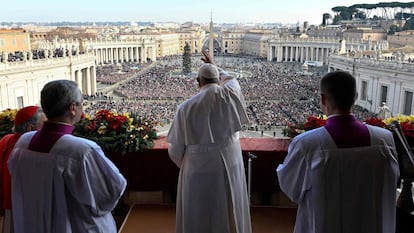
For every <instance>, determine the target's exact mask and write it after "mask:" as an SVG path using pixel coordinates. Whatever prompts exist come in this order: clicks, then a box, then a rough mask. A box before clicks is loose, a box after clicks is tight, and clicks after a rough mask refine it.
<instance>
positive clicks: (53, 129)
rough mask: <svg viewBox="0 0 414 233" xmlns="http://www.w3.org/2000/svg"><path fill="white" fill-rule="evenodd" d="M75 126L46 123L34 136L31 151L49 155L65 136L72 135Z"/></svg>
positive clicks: (30, 146) (30, 145)
mask: <svg viewBox="0 0 414 233" xmlns="http://www.w3.org/2000/svg"><path fill="white" fill-rule="evenodd" d="M73 129H74V126H73V125H67V124H62V123H57V122H48V121H46V122H45V123H44V125H43V127H42V128H41V129H40V130H39V131H37V132H36V134H35V135H33V138H32V140H31V141H30V144H29V150H32V151H38V152H43V153H49V151H50V150H51V149H52V147H53V146H54V145H55V143H56V142H57V141H58V140H59V138H60V137H62V136H63V135H65V134H72V132H73Z"/></svg>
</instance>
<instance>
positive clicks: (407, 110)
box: [403, 91, 413, 115]
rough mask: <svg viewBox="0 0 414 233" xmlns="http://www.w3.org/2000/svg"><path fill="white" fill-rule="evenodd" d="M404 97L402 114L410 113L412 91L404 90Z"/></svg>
mask: <svg viewBox="0 0 414 233" xmlns="http://www.w3.org/2000/svg"><path fill="white" fill-rule="evenodd" d="M404 97H405V98H404V106H403V107H404V109H403V114H404V115H411V106H412V104H413V92H411V91H406V92H405V95H404Z"/></svg>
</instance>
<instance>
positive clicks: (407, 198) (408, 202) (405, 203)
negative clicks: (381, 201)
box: [391, 121, 414, 214]
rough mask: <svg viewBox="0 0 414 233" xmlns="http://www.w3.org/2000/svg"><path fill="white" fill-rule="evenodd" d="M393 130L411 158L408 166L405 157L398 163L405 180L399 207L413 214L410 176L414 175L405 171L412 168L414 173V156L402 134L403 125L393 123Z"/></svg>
mask: <svg viewBox="0 0 414 233" xmlns="http://www.w3.org/2000/svg"><path fill="white" fill-rule="evenodd" d="M391 128H392V129H393V131H394V133H395V134H396V135H397V137H398V139H399V141H400V143H401V145H402V147H403V148H404V150H405V152H406V155H407V157H408V158H409V162H408V161H407V162H406V163H407V164H404V163H403V161H404V159H403V158H402V156H403V155H401V156H400V155H399V156H398V163H399V166H400V175H401V178H402V179H403V184H402V185H403V187H402V190H401V193H400V196H399V197H398V200H397V207H399V208H401V209H403V210H405V211H407V212H408V213H410V214H412V212H413V211H414V201H413V194H412V191H411V189H412V182H413V179H412V178H411V177H408V176H414V174H407V172H409V171H405V169H402V168H405V166H411V167H412V168H411V169H412V170H413V171H414V169H413V168H414V159H413V158H414V156H413V153H412V151H411V148H410V146H409V144H408V142H407V139H406V138H405V136H404V133H402V130H401V125H400V123H399V122H398V121H393V122H391Z"/></svg>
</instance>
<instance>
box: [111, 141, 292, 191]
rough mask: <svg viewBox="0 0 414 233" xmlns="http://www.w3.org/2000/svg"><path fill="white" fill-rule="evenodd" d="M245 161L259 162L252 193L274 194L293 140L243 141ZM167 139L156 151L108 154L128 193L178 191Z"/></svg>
mask: <svg viewBox="0 0 414 233" xmlns="http://www.w3.org/2000/svg"><path fill="white" fill-rule="evenodd" d="M240 143H241V147H242V151H243V160H244V163H245V169H246V178H247V169H248V166H249V157H248V153H252V154H254V155H256V156H257V158H255V159H253V160H252V161H251V170H252V174H251V176H252V180H251V182H252V183H251V185H252V192H262V193H272V192H275V191H277V190H279V186H278V182H277V174H276V167H277V166H278V165H279V163H281V162H282V161H283V160H284V158H285V156H286V154H287V148H288V146H289V143H290V139H287V138H241V139H240ZM167 148H168V143H167V141H166V138H165V137H161V138H159V139H157V140H155V141H154V147H153V148H152V149H149V150H145V151H144V152H137V153H129V154H127V155H124V156H123V155H120V154H117V153H107V155H108V157H109V158H110V159H111V160H112V161H113V162H114V163H115V164H116V165H117V167H118V168H119V169H120V170H121V173H122V174H123V175H124V176H125V178H126V179H127V180H128V186H127V188H128V190H132V191H158V190H170V191H174V190H176V188H177V181H178V173H179V169H178V167H177V166H176V165H175V164H174V163H173V162H172V161H171V159H170V158H169V156H168V151H167Z"/></svg>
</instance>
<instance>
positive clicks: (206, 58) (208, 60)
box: [201, 50, 214, 64]
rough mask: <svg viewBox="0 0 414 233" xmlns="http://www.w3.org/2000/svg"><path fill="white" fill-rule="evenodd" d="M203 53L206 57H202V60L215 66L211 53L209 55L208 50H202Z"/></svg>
mask: <svg viewBox="0 0 414 233" xmlns="http://www.w3.org/2000/svg"><path fill="white" fill-rule="evenodd" d="M201 52H202V53H203V55H204V57H202V58H201V60H202V61H203V62H204V63H211V64H214V62H213V58H212V57H211V56H210V53H209V52H207V51H206V50H202V51H201Z"/></svg>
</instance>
